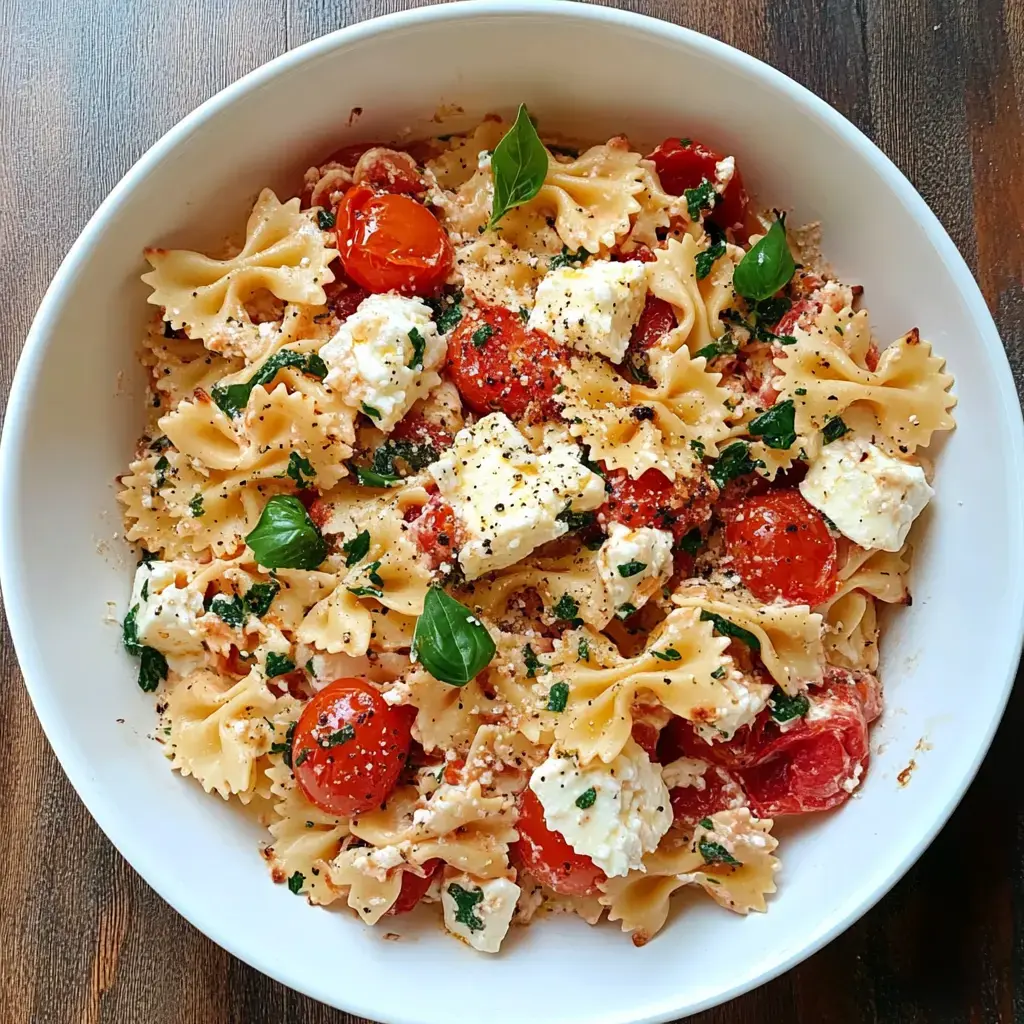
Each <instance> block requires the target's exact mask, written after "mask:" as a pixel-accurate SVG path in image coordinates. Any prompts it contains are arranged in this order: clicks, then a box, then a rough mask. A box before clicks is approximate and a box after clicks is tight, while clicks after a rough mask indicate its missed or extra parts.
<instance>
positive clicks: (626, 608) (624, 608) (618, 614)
mask: <svg viewBox="0 0 1024 1024" xmlns="http://www.w3.org/2000/svg"><path fill="white" fill-rule="evenodd" d="M636 613H637V607H636V605H635V604H620V605H619V607H618V608H616V609H615V618H617V619H623V620H625V619H628V618H629V617H630V615H636Z"/></svg>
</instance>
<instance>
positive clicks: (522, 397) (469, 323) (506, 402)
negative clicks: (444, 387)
mask: <svg viewBox="0 0 1024 1024" xmlns="http://www.w3.org/2000/svg"><path fill="white" fill-rule="evenodd" d="M566 359H567V353H566V352H565V349H563V348H562V347H561V346H560V345H559V344H558V343H557V342H556V341H554V340H552V339H551V338H549V337H548V336H547V335H546V334H543V333H542V332H541V331H533V330H530V329H529V328H527V326H526V325H525V324H524V323H523V321H522V318H521V317H520V316H519V314H518V313H512V312H511V311H509V310H507V309H503V308H502V307H501V306H480V307H478V308H477V310H476V311H475V312H474V314H470V315H467V316H464V317H463V318H462V320H461V322H460V323H459V326H458V327H456V328H455V330H454V331H452V333H451V336H450V338H449V339H448V372H449V373H450V374H451V377H452V380H453V381H454V382H455V386H456V387H457V388H458V389H459V394H460V395H461V396H462V399H463V401H464V402H465V403H466V404H467V405H468V406H469V407H470V408H471V409H472V410H473V411H474V412H477V413H481V414H486V413H489V412H494V411H495V410H499V411H501V412H503V413H505V414H506V415H507V416H509V417H510V418H511V419H514V420H517V419H522V418H523V417H524V416H525V415H526V414H527V413H528V412H530V413H531V414H533V413H536V415H538V416H542V417H543V418H545V419H555V420H557V419H558V407H557V405H556V404H555V402H554V401H553V400H552V395H553V394H554V391H555V388H556V387H558V384H559V382H560V379H561V371H562V370H563V369H564V367H565V365H566Z"/></svg>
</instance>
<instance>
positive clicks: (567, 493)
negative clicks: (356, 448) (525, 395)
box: [430, 412, 605, 580]
mask: <svg viewBox="0 0 1024 1024" xmlns="http://www.w3.org/2000/svg"><path fill="white" fill-rule="evenodd" d="M430 473H431V475H432V476H433V477H434V479H435V480H436V481H437V486H438V489H439V490H440V492H441V496H442V497H443V498H444V499H445V500H446V501H447V502H448V503H449V504H450V505H451V507H452V509H453V511H454V512H455V515H456V517H457V518H458V520H459V522H460V524H461V526H462V529H463V535H464V540H463V542H462V546H461V548H460V549H459V563H460V564H461V566H462V568H463V570H464V571H465V574H466V578H467V579H470V580H473V579H476V578H477V577H478V576H482V575H483V574H484V573H486V572H491V571H493V570H495V569H503V568H505V567H506V566H509V565H513V564H514V563H515V562H518V561H519V560H520V559H521V558H525V557H526V556H527V555H528V554H529V553H530V552H531V551H533V550H534V548H537V547H540V545H541V544H546V543H547V542H548V541H550V540H554V539H555V538H556V537H561V536H562V535H563V534H564V533H566V532H567V531H568V529H569V527H568V525H567V524H566V523H564V522H562V521H561V520H559V519H558V516H559V515H560V514H561V513H562V512H564V511H565V510H566V509H567V508H568V509H571V510H572V511H574V512H586V511H590V510H592V509H595V508H597V507H598V506H600V505H602V504H603V503H604V500H605V489H604V481H603V480H602V479H601V477H600V476H598V475H597V474H596V473H593V472H591V471H590V470H589V469H587V467H586V466H584V465H583V463H582V462H580V450H579V448H578V447H577V445H575V444H574V443H572V442H571V441H565V440H563V439H562V438H561V437H560V435H554V434H549V435H548V438H547V440H546V441H545V442H544V444H543V446H542V448H541V450H540V451H539V452H534V450H533V449H532V448H531V447H530V445H529V444H528V443H527V441H526V438H524V437H523V435H522V434H521V433H520V432H519V431H518V430H517V429H516V427H515V425H514V424H513V423H512V421H511V420H510V419H509V418H508V417H507V416H506V415H505V414H504V413H500V412H495V413H491V414H490V415H488V416H484V418H483V419H481V420H478V421H477V422H476V423H474V424H473V425H472V426H470V427H464V428H463V429H462V430H460V431H459V432H458V433H457V434H456V435H455V441H454V443H453V444H452V447H451V448H449V449H448V450H447V451H446V452H445V453H444V455H442V457H441V458H440V459H438V460H437V462H435V463H433V465H431V466H430Z"/></svg>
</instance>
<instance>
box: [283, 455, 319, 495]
mask: <svg viewBox="0 0 1024 1024" xmlns="http://www.w3.org/2000/svg"><path fill="white" fill-rule="evenodd" d="M285 472H286V474H287V475H288V476H289V477H291V479H292V480H294V481H295V486H296V487H299V488H306V487H308V486H309V485H310V484H311V483H312V482H313V478H314V477H315V476H316V470H315V469H314V468H313V467H312V465H310V462H309V459H307V458H305V457H304V456H302V455H300V454H299V453H298V452H292V453H291V455H289V456H288V469H287V470H285ZM307 478H308V479H307Z"/></svg>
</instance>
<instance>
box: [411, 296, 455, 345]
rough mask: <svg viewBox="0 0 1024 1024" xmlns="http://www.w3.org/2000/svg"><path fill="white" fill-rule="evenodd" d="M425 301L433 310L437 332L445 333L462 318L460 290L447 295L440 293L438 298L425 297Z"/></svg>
mask: <svg viewBox="0 0 1024 1024" xmlns="http://www.w3.org/2000/svg"><path fill="white" fill-rule="evenodd" d="M446 300H450V301H446ZM425 301H426V303H427V305H428V306H430V308H431V309H432V310H433V311H434V323H435V324H437V330H438V333H439V334H447V333H448V332H449V331H450V330H451V329H452V328H453V327H457V326H458V324H459V321H460V320H462V306H460V305H459V303H460V302H462V292H461V291H455V292H453V293H452V294H451V295H447V296H446V295H442V296H441V298H439V299H426V300H425ZM410 337H411V335H410ZM414 344H415V342H414Z"/></svg>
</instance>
